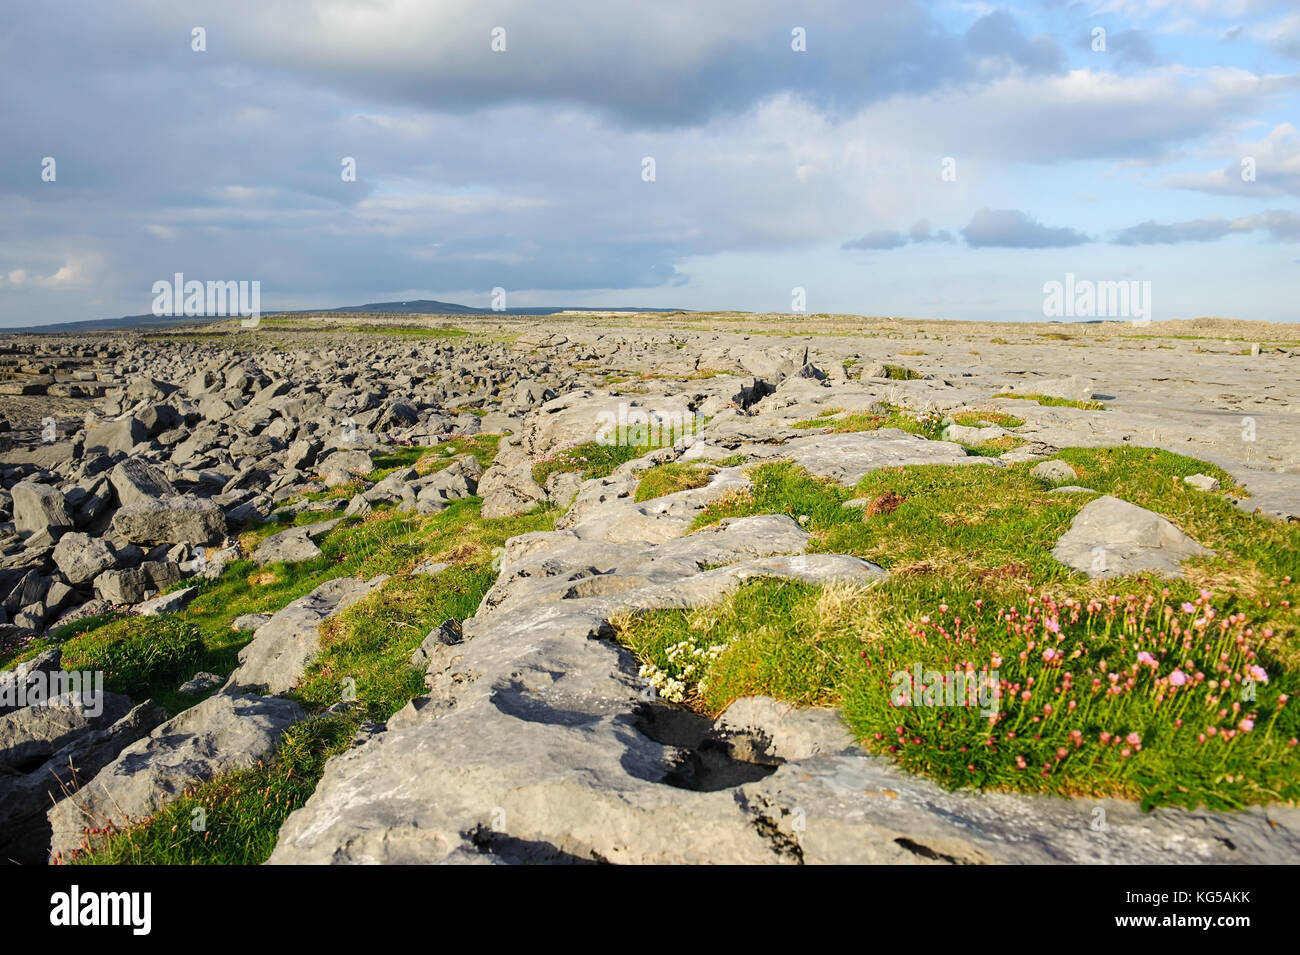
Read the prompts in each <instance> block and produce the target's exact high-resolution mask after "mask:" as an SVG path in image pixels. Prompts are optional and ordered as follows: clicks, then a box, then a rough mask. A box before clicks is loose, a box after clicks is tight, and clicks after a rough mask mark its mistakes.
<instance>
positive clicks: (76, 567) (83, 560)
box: [54, 533, 117, 584]
mask: <svg viewBox="0 0 1300 955" xmlns="http://www.w3.org/2000/svg"><path fill="white" fill-rule="evenodd" d="M54 563H55V564H56V565H57V566H58V568H59V570H60V571H62V572H63V576H65V577H67V578H68V582H69V583H72V584H84V583H86V582H88V581H90V580H93V579H94V578H95V577H98V576H99V575H100V574H102V573H103V572H104V571H106V570H109V569H111V568H113V567H115V566H117V555H116V554H114V553H113V549H112V548H111V547H109V546H108V543H107V542H106V541H105V540H104V539H103V538H100V537H91V536H89V535H88V534H77V533H73V534H64V535H63V536H62V537H61V538H59V543H58V544H57V545H56V546H55V548H54Z"/></svg>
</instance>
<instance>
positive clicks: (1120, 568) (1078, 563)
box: [1052, 495, 1211, 578]
mask: <svg viewBox="0 0 1300 955" xmlns="http://www.w3.org/2000/svg"><path fill="white" fill-rule="evenodd" d="M1210 553H1211V551H1209V550H1207V549H1206V548H1204V547H1202V546H1201V545H1200V544H1198V543H1197V542H1196V541H1194V540H1193V539H1192V538H1190V537H1188V536H1187V535H1186V534H1184V533H1183V532H1182V531H1181V530H1179V529H1178V528H1177V527H1176V526H1174V524H1173V523H1172V522H1170V521H1168V520H1166V519H1165V518H1163V517H1161V516H1160V515H1159V514H1156V513H1154V512H1152V511H1148V510H1147V509H1146V508H1142V507H1138V506H1137V505H1136V504H1130V503H1129V502H1128V501H1123V500H1120V499H1119V498H1117V497H1111V496H1110V495H1103V496H1102V497H1099V498H1097V499H1096V500H1095V501H1090V502H1089V503H1088V504H1087V505H1086V506H1085V507H1084V508H1083V510H1081V511H1080V512H1079V513H1078V514H1076V515H1075V518H1074V521H1073V522H1072V523H1071V524H1070V529H1069V530H1067V531H1066V532H1065V533H1064V534H1063V535H1061V539H1060V540H1058V541H1057V542H1056V547H1055V548H1054V549H1053V550H1052V556H1053V557H1055V558H1056V559H1057V560H1059V561H1060V562H1061V563H1063V564H1065V565H1066V566H1067V567H1072V568H1074V569H1075V570H1078V571H1081V572H1082V573H1085V574H1087V575H1088V576H1089V577H1093V578H1097V577H1118V576H1124V575H1126V574H1136V573H1140V572H1143V571H1150V572H1152V573H1155V574H1159V575H1162V576H1168V577H1179V576H1181V575H1182V566H1181V565H1182V562H1183V561H1185V560H1187V559H1188V558H1190V557H1203V556H1206V555H1209V554H1210Z"/></svg>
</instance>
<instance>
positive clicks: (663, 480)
mask: <svg viewBox="0 0 1300 955" xmlns="http://www.w3.org/2000/svg"><path fill="white" fill-rule="evenodd" d="M712 478H713V469H712V468H709V467H700V466H698V465H690V464H678V463H676V462H673V463H671V464H660V465H657V466H655V467H653V468H650V469H648V470H646V471H643V472H642V473H641V480H640V482H639V483H638V484H637V486H636V494H635V495H634V498H633V499H634V500H635V501H637V502H638V503H640V502H641V501H649V500H653V499H654V498H656V497H663V496H664V495H666V494H675V493H677V492H678V491H689V490H691V489H692V488H697V487H704V486H705V485H707V484H708V483H709V481H710V480H712Z"/></svg>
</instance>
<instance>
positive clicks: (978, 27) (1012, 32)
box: [965, 10, 1064, 73]
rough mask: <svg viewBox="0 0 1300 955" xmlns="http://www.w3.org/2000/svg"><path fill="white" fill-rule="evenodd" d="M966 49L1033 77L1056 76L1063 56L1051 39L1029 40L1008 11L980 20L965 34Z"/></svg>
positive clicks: (1038, 38) (994, 13)
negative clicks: (1032, 74) (1048, 74)
mask: <svg viewBox="0 0 1300 955" xmlns="http://www.w3.org/2000/svg"><path fill="white" fill-rule="evenodd" d="M965 41H966V48H967V50H969V51H970V53H972V54H974V55H975V56H976V57H980V58H984V59H988V58H993V59H998V60H1002V61H1004V62H1005V63H1006V64H1008V65H1014V66H1018V67H1022V68H1024V69H1026V70H1029V71H1030V72H1034V73H1048V72H1056V71H1059V70H1060V69H1061V68H1062V63H1063V62H1064V54H1063V53H1062V51H1061V48H1060V47H1059V46H1057V45H1056V41H1055V40H1053V39H1052V38H1051V37H1049V36H1033V37H1027V36H1025V34H1024V32H1023V31H1022V30H1021V29H1020V24H1019V23H1018V22H1017V21H1016V19H1015V18H1014V17H1013V16H1012V15H1011V14H1010V13H1007V12H1006V11H1005V10H997V11H995V12H993V13H990V14H988V15H986V16H983V17H980V18H979V19H978V20H976V21H975V23H974V24H972V25H971V27H970V29H969V30H967V31H966V36H965Z"/></svg>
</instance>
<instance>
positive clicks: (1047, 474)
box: [1029, 460, 1079, 484]
mask: <svg viewBox="0 0 1300 955" xmlns="http://www.w3.org/2000/svg"><path fill="white" fill-rule="evenodd" d="M1029 473H1030V474H1032V475H1033V476H1034V477H1036V478H1040V479H1041V480H1044V481H1046V482H1047V483H1048V484H1064V483H1065V482H1067V481H1077V480H1078V479H1079V475H1078V474H1077V473H1075V470H1074V468H1072V467H1070V466H1069V465H1068V464H1066V463H1065V462H1064V461H1059V460H1053V461H1043V462H1041V463H1039V464H1035V465H1034V467H1033V470H1031V471H1030V472H1029Z"/></svg>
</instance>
